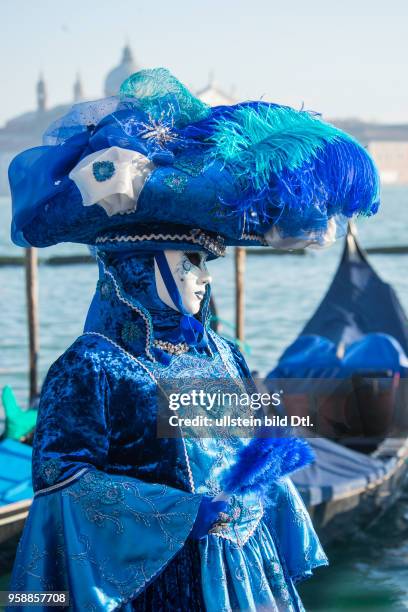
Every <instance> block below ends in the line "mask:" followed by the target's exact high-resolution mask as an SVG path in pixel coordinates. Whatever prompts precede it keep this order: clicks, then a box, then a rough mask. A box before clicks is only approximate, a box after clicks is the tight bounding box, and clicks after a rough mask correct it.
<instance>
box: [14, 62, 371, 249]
mask: <svg viewBox="0 0 408 612" xmlns="http://www.w3.org/2000/svg"><path fill="white" fill-rule="evenodd" d="M9 178H10V185H11V192H12V200H13V220H12V239H13V241H14V242H15V243H16V244H18V245H20V246H29V245H31V246H38V247H42V246H49V245H52V244H56V243H59V242H79V243H84V244H88V245H95V246H98V247H101V248H103V249H104V250H110V249H113V250H127V249H137V248H140V249H143V250H149V249H155V250H157V248H158V245H160V248H177V249H186V248H189V249H192V250H194V249H205V250H207V251H208V252H209V253H211V254H213V255H214V256H217V255H221V254H223V250H224V248H225V246H227V245H250V244H253V245H268V244H272V245H276V246H285V245H286V246H288V247H291V246H294V244H295V243H296V241H298V240H300V241H302V242H304V243H312V244H324V243H325V242H330V241H332V240H333V239H334V238H335V237H336V234H338V233H339V228H341V226H342V224H343V225H344V223H342V222H344V220H347V219H348V218H350V217H352V216H354V215H371V214H374V213H375V212H376V211H377V208H378V203H379V193H378V192H379V187H378V184H379V183H378V175H377V171H376V168H375V166H374V163H373V161H372V159H371V157H370V156H369V154H368V153H367V151H366V150H365V149H364V148H363V147H362V146H361V145H360V144H358V143H357V142H356V141H355V140H354V139H353V138H352V137H351V136H349V135H348V134H346V133H344V132H342V131H341V130H339V129H337V128H336V127H334V126H332V125H330V124H328V123H325V122H323V121H322V120H321V119H320V118H319V117H318V116H317V115H316V114H313V113H310V112H308V111H305V110H300V111H296V110H294V109H292V108H289V107H286V106H280V105H277V104H272V103H267V102H244V103H241V104H236V105H232V106H218V107H214V108H210V107H209V106H207V105H206V104H204V103H202V102H201V101H200V100H198V99H197V98H195V97H194V96H193V95H192V94H191V93H190V92H189V91H188V90H187V89H186V88H185V87H184V86H183V85H182V84H181V83H180V82H179V81H178V80H177V79H176V78H175V77H174V76H172V75H171V74H170V73H169V72H168V71H167V70H166V69H164V68H157V69H154V70H141V71H140V72H137V73H136V74H134V75H132V76H131V77H129V78H128V79H127V80H126V81H125V82H124V83H123V84H122V87H121V90H120V95H119V96H117V97H112V98H108V99H105V100H99V101H95V102H85V103H81V104H77V105H75V106H74V107H73V108H72V110H71V111H70V112H69V113H68V114H67V115H66V116H65V117H63V118H62V119H60V120H58V121H57V122H55V123H54V124H53V125H51V126H50V128H49V129H48V130H47V132H46V133H45V135H44V145H43V146H40V147H36V148H34V149H29V150H27V151H24V152H23V153H21V154H19V155H18V156H17V157H16V158H14V160H13V161H12V163H11V165H10V169H9Z"/></svg>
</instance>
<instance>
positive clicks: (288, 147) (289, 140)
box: [211, 103, 342, 191]
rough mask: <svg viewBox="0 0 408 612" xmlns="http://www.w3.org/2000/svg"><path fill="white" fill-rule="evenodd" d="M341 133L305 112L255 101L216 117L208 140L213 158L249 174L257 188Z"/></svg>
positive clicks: (307, 158)
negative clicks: (223, 117) (212, 131)
mask: <svg viewBox="0 0 408 612" xmlns="http://www.w3.org/2000/svg"><path fill="white" fill-rule="evenodd" d="M341 134H342V133H341V132H340V131H339V130H338V129H337V128H335V127H334V126H332V125H330V124H328V123H324V122H323V121H320V120H319V119H317V118H316V116H315V115H312V114H311V113H308V112H307V111H296V110H294V109H292V108H289V107H284V106H276V105H265V104H258V103H257V104H255V105H251V104H247V105H241V106H238V107H237V108H236V110H235V112H234V113H233V114H232V116H231V117H229V118H227V119H218V120H216V121H215V129H214V134H213V136H212V138H211V140H212V142H213V143H214V145H215V149H214V155H215V157H216V158H217V159H220V160H221V161H223V162H224V163H225V164H226V165H227V164H228V165H230V166H232V167H233V168H234V173H237V172H238V173H240V174H241V175H242V176H244V177H250V179H251V181H252V184H253V187H254V189H255V190H256V191H259V190H261V189H263V188H265V187H266V186H268V184H269V181H270V179H271V176H272V175H273V174H278V175H279V174H280V173H281V172H282V170H283V169H284V168H286V169H287V170H289V171H291V170H295V169H297V168H300V167H301V166H302V164H303V163H304V162H307V161H310V160H311V159H312V158H314V157H316V156H317V155H318V153H319V152H322V151H323V149H324V146H325V144H326V143H328V142H334V141H335V140H336V139H338V138H339V137H340V136H341Z"/></svg>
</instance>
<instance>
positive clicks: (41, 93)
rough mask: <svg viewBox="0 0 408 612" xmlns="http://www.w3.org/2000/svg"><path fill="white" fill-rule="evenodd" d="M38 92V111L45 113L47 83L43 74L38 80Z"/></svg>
mask: <svg viewBox="0 0 408 612" xmlns="http://www.w3.org/2000/svg"><path fill="white" fill-rule="evenodd" d="M36 91H37V110H38V111H39V112H40V113H43V112H44V111H45V110H46V108H47V90H46V88H45V81H44V77H43V75H42V73H40V76H39V78H38V81H37V87H36Z"/></svg>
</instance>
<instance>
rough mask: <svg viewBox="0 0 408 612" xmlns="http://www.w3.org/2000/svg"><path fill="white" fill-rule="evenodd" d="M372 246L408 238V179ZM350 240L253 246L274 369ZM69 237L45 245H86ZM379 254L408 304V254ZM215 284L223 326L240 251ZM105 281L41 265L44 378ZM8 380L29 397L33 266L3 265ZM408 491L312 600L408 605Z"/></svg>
mask: <svg viewBox="0 0 408 612" xmlns="http://www.w3.org/2000/svg"><path fill="white" fill-rule="evenodd" d="M9 220H10V205H9V201H8V200H7V199H6V198H3V199H0V255H5V254H8V255H11V254H19V253H20V252H21V250H20V249H18V248H17V247H14V246H13V245H11V244H10V241H9V238H8V233H9ZM358 230H359V236H360V241H361V243H362V245H363V246H375V245H381V246H382V245H396V244H398V245H405V244H408V231H407V230H408V189H407V188H402V187H401V188H395V187H394V188H387V189H384V193H383V207H382V210H381V212H380V213H379V215H378V216H377V217H376V218H373V219H369V220H361V221H359V223H358ZM341 249H342V245H341V244H339V245H336V246H335V247H333V248H331V249H329V250H325V251H320V252H310V253H308V254H307V255H306V256H304V257H297V256H292V255H287V256H283V257H273V256H248V257H247V268H246V277H245V282H246V312H245V328H246V342H247V344H248V348H249V352H248V354H247V360H248V362H249V365H250V367H251V368H252V369H257V370H259V371H260V372H261V373H263V374H265V373H267V372H268V371H269V370H270V369H272V367H273V366H274V364H275V363H276V360H277V359H278V357H279V355H280V354H281V352H282V351H283V349H284V348H285V347H286V346H287V345H288V344H289V343H290V342H291V341H292V340H294V339H295V338H296V336H297V334H298V333H299V331H300V330H301V328H302V326H303V325H304V323H305V322H306V321H307V320H308V319H309V318H310V316H311V315H312V313H313V311H314V309H315V308H316V307H317V305H318V304H319V302H320V301H321V299H322V297H323V295H324V293H325V291H326V290H327V288H328V286H329V284H330V282H331V279H332V277H333V273H334V271H335V269H336V267H337V265H338V261H339V256H340V253H341ZM84 251H85V247H80V246H77V245H62V246H58V247H52V248H51V249H45V250H44V251H43V253H42V254H43V255H48V254H51V253H52V254H58V253H62V252H65V253H67V252H71V253H78V252H84ZM370 261H371V263H372V264H373V265H374V267H375V268H376V270H377V271H378V272H379V274H380V275H381V276H382V278H383V279H384V280H387V281H388V282H390V283H391V284H392V285H393V287H394V288H395V289H396V291H397V294H398V296H399V298H400V300H401V302H402V304H403V307H404V308H405V310H406V312H408V274H407V271H408V266H407V263H408V255H372V256H371V257H370ZM210 272H211V273H212V276H213V291H214V295H215V297H216V302H217V308H218V311H219V315H220V316H221V318H222V319H223V320H224V321H225V323H224V329H223V333H225V334H231V325H232V323H233V320H234V302H233V299H234V291H233V289H234V277H233V259H232V257H231V255H229V256H227V257H226V258H225V259H224V260H218V261H215V262H213V263H211V264H210ZM95 282H96V267H94V266H93V265H83V266H63V267H58V268H54V267H48V266H40V269H39V283H40V296H39V299H40V339H41V351H40V362H39V370H40V378H41V379H42V378H43V376H44V375H45V373H46V371H47V370H48V368H49V366H50V365H51V363H52V362H53V361H54V360H55V359H56V357H57V356H58V355H59V354H61V353H62V352H63V351H64V350H65V348H66V347H67V346H68V345H69V344H71V342H73V340H74V339H75V338H76V337H77V336H78V335H79V334H80V333H81V330H82V324H83V321H84V319H85V315H86V312H87V308H88V305H89V302H90V300H91V297H92V294H93V291H94V286H95ZM0 296H1V309H0V388H1V387H2V386H3V385H4V384H10V385H11V386H12V387H13V388H14V389H15V391H16V394H17V397H18V399H19V401H20V402H21V403H22V405H25V403H26V401H27V332H26V320H25V293H24V269H23V268H22V267H0ZM407 538H408V493H407V495H406V496H405V498H404V499H403V500H401V501H400V502H399V503H398V504H397V506H396V507H395V508H394V509H392V511H391V512H390V513H388V514H387V516H386V517H384V518H383V520H382V521H381V522H380V523H379V524H378V525H377V526H376V528H375V529H373V530H371V531H370V532H368V533H364V534H359V536H358V537H357V538H354V539H352V540H348V541H347V543H345V544H342V545H341V546H339V545H337V546H335V547H334V548H332V549H329V556H330V560H331V566H330V568H328V569H321V570H318V571H317V573H316V576H315V577H314V578H313V579H312V580H310V581H308V583H305V585H304V586H302V587H301V591H302V596H303V597H304V601H305V604H306V607H307V609H309V610H316V611H317V610H319V611H321V610H327V611H333V612H334V611H337V610H354V609H359V610H361V609H365V610H370V612H376V611H377V610H378V611H383V610H384V611H385V610H401V609H408V569H407V568H408V541H407Z"/></svg>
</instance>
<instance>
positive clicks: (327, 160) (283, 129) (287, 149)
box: [208, 102, 379, 236]
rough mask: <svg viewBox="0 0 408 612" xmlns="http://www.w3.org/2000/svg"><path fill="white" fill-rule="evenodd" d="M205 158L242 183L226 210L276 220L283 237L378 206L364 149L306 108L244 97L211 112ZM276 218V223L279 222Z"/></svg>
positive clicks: (255, 220)
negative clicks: (242, 101)
mask: <svg viewBox="0 0 408 612" xmlns="http://www.w3.org/2000/svg"><path fill="white" fill-rule="evenodd" d="M208 139H209V140H210V142H211V144H212V153H211V155H212V157H213V158H215V159H218V160H221V161H222V163H223V164H224V165H225V166H226V167H227V168H228V169H229V171H230V172H231V173H232V174H233V175H234V176H236V177H237V179H239V180H240V181H241V184H242V187H243V189H242V198H240V199H239V200H235V201H233V202H223V204H224V205H225V206H226V207H227V209H229V210H230V212H231V214H238V215H242V214H244V215H245V216H246V218H247V219H249V222H250V223H252V225H253V226H255V225H256V224H257V223H259V222H265V221H267V222H271V223H274V224H278V225H279V229H280V230H281V233H282V235H290V236H293V235H297V234H298V233H299V232H300V233H301V232H302V231H314V232H319V231H322V232H323V233H324V232H325V231H326V228H327V220H328V219H329V218H331V217H332V216H333V215H337V214H341V215H344V216H346V217H351V216H352V215H354V214H363V215H371V214H374V213H375V212H376V211H377V209H378V204H379V180H378V174H377V170H376V168H375V165H374V162H373V161H372V159H371V157H370V155H369V154H368V153H367V151H365V150H364V149H363V147H361V145H360V144H359V143H358V142H357V141H355V140H354V139H353V138H352V137H351V136H349V135H348V134H346V133H345V132H342V131H341V130H339V129H337V128H336V127H334V126H332V125H330V124H328V123H325V122H323V121H321V120H320V119H318V118H317V117H316V116H315V115H313V114H312V113H310V112H307V111H296V110H294V109H292V108H289V107H283V106H278V105H273V104H265V103H259V102H257V103H246V104H242V105H239V106H236V107H235V109H234V110H233V111H232V110H229V111H228V112H226V113H222V112H221V111H220V112H218V113H217V114H215V118H214V132H213V134H212V135H211V136H209V137H208ZM280 222H281V223H280Z"/></svg>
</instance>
